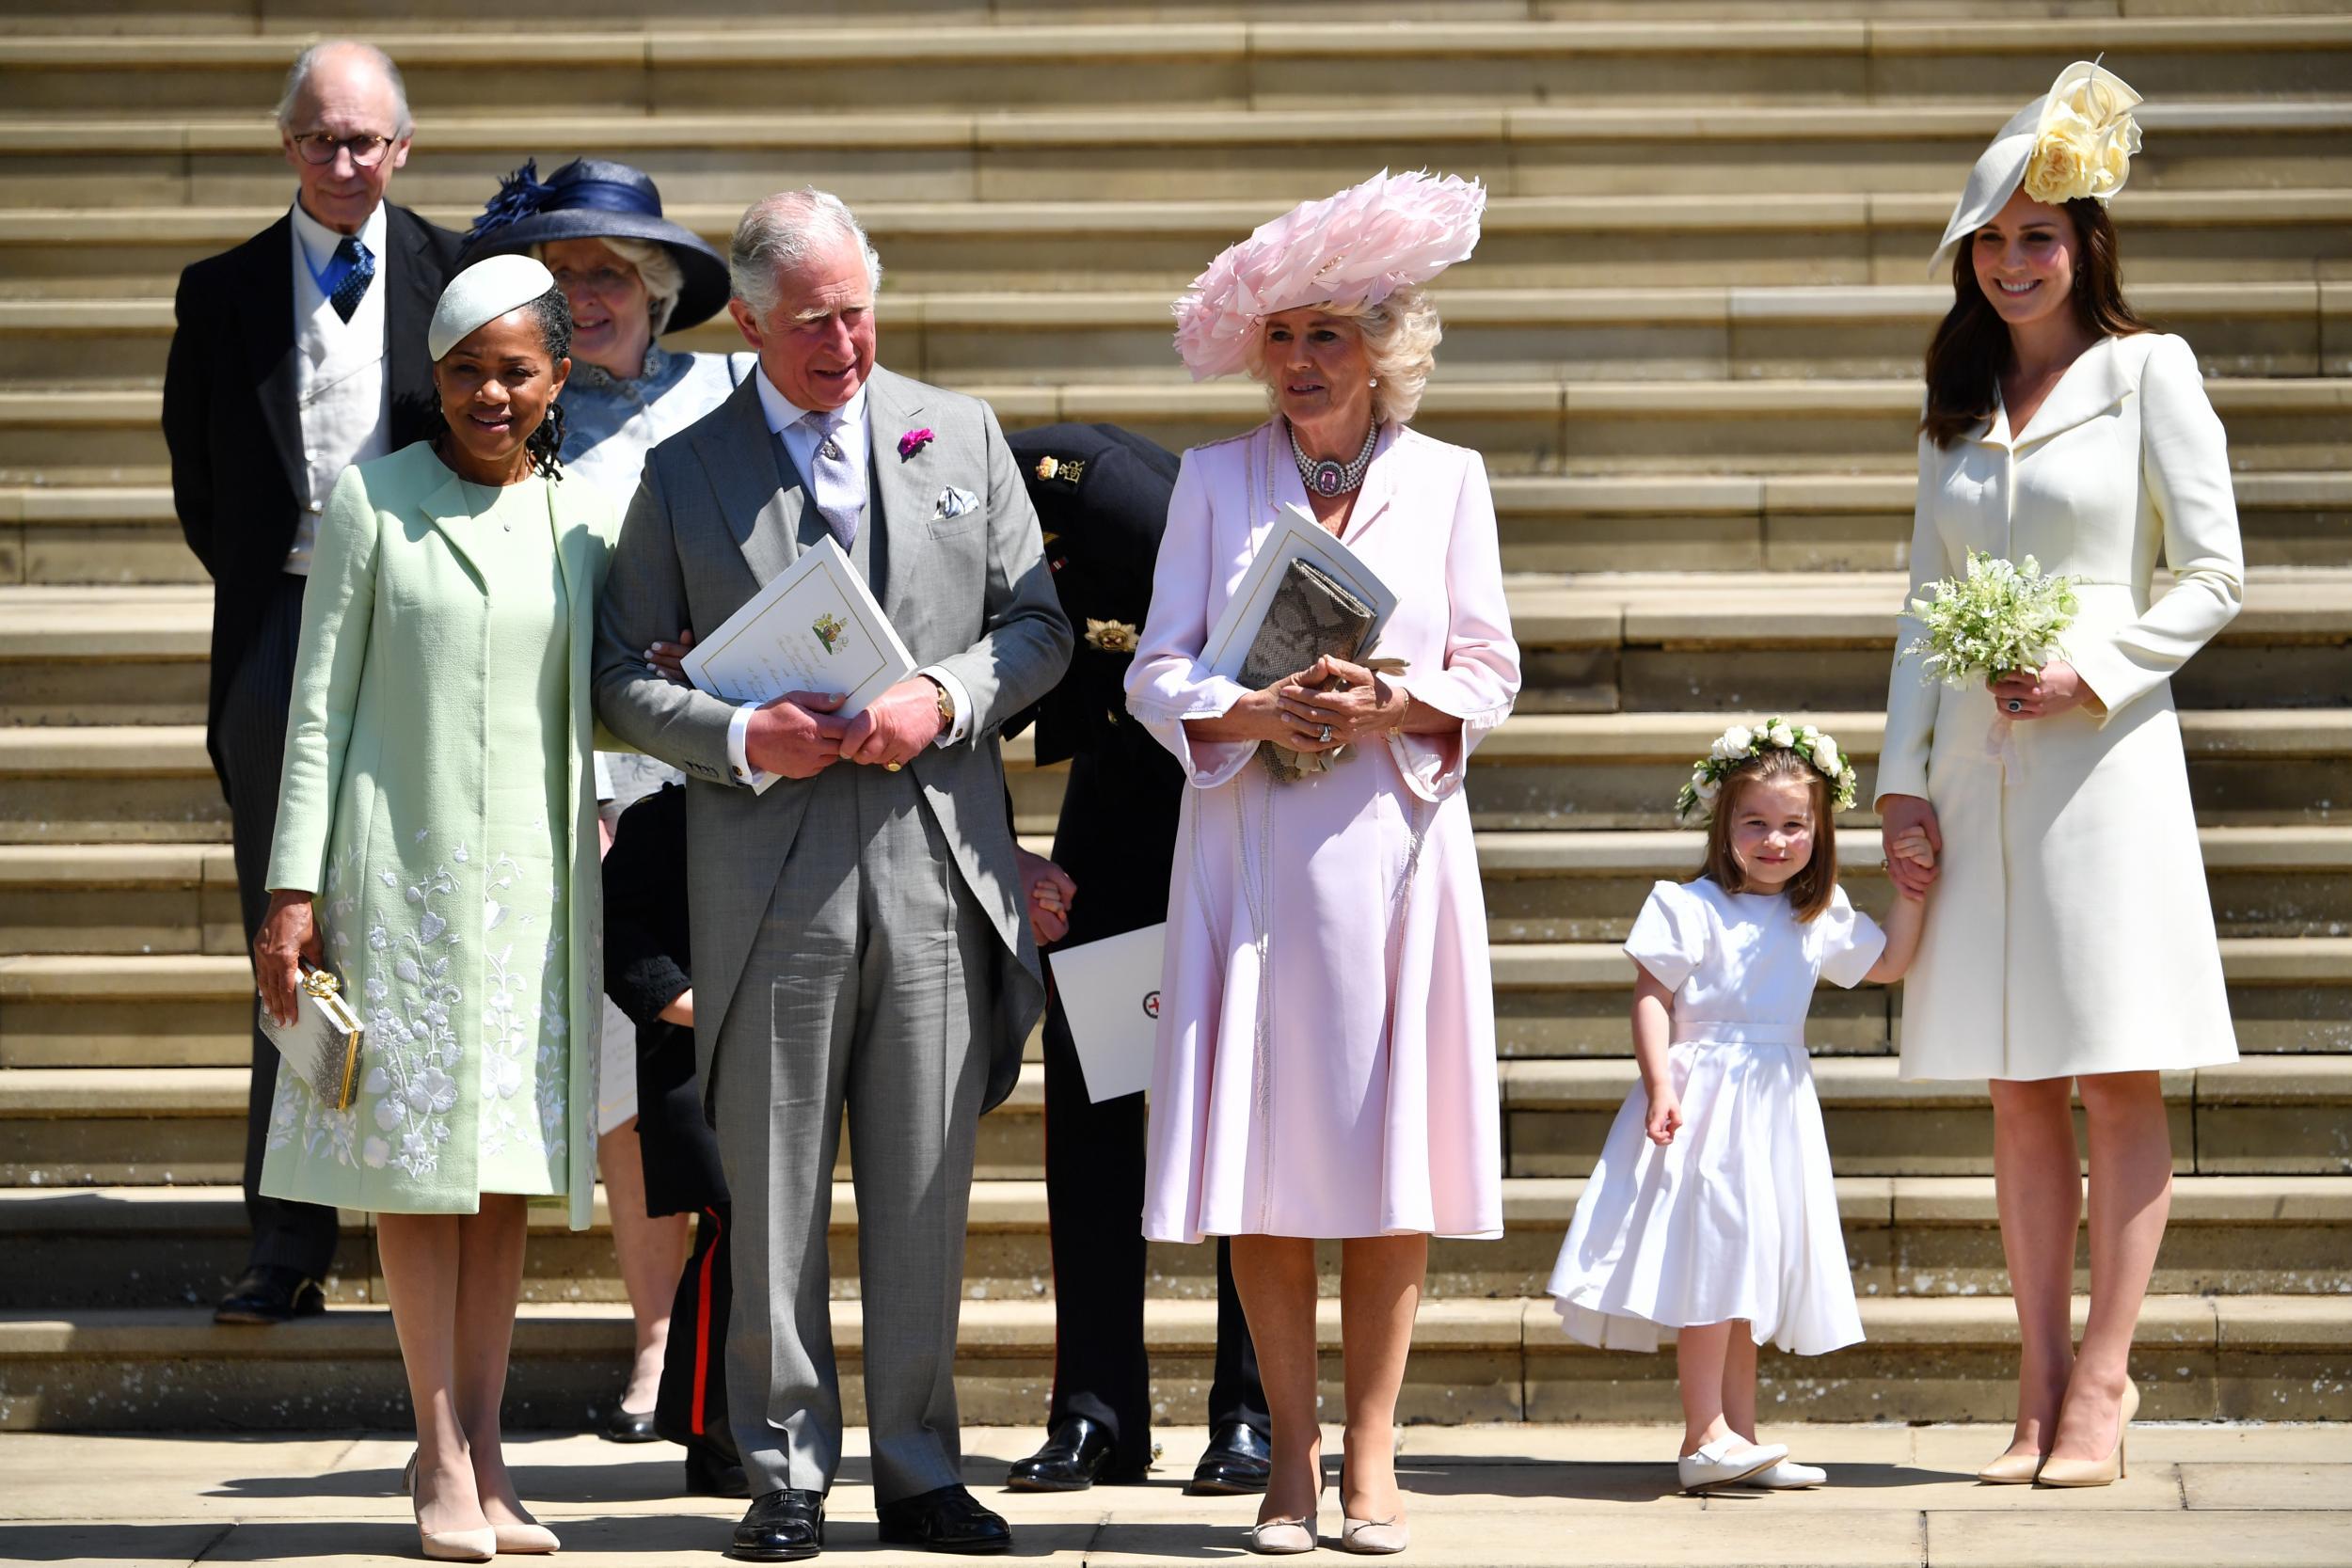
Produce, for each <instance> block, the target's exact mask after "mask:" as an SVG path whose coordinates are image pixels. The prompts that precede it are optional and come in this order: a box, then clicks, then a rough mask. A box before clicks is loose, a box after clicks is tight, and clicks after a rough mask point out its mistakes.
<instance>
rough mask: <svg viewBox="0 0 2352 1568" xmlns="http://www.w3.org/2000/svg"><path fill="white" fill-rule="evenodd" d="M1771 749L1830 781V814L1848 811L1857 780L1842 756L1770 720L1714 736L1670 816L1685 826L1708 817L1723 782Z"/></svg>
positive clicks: (1824, 742)
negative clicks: (1805, 764)
mask: <svg viewBox="0 0 2352 1568" xmlns="http://www.w3.org/2000/svg"><path fill="white" fill-rule="evenodd" d="M1775 747H1776V748H1778V749H1779V750H1781V751H1784V752H1796V753H1797V754H1798V755H1799V756H1801V757H1803V758H1804V759H1805V760H1806V761H1807V762H1809V763H1811V764H1812V765H1813V768H1814V770H1815V771H1816V772H1818V773H1820V775H1821V777H1823V778H1824V779H1827V780H1828V781H1829V790H1830V810H1831V811H1833V812H1842V811H1851V810H1852V809H1853V801H1854V790H1855V788H1856V786H1857V785H1858V784H1859V783H1860V779H1859V777H1858V775H1856V773H1855V772H1854V766H1853V764H1852V763H1851V761H1849V760H1847V757H1846V753H1845V752H1841V751H1839V750H1838V748H1837V742H1836V740H1834V739H1832V738H1831V737H1830V736H1828V735H1827V734H1826V733H1824V732H1823V731H1820V730H1817V729H1815V728H1814V727H1813V726H1812V725H1810V724H1800V723H1797V722H1796V721H1793V720H1788V719H1782V718H1779V717H1777V716H1775V717H1773V718H1771V719H1763V720H1758V721H1756V723H1755V724H1753V725H1750V724H1734V725H1732V726H1731V728H1729V729H1727V730H1725V731H1724V733H1723V734H1722V735H1720V736H1716V737H1715V743H1714V744H1713V745H1712V746H1709V747H1708V749H1707V755H1705V756H1703V757H1701V758H1699V760H1698V761H1697V762H1695V763H1693V764H1692V768H1691V782H1690V783H1689V784H1684V785H1683V786H1682V790H1681V792H1680V793H1679V794H1677V796H1676V797H1675V816H1677V817H1679V818H1681V819H1683V820H1686V821H1687V820H1689V819H1690V818H1691V817H1692V816H1704V815H1707V814H1708V813H1711V812H1713V811H1714V809H1715V797H1716V796H1718V795H1720V794H1722V793H1723V787H1724V777H1725V776H1726V775H1728V774H1729V773H1730V772H1731V770H1732V769H1733V768H1737V767H1739V766H1740V764H1741V763H1743V762H1745V761H1747V760H1748V759H1749V758H1750V757H1753V756H1756V755H1759V754H1760V753H1762V752H1764V751H1765V750H1766V749H1768V748H1775ZM1702 807H1703V808H1705V810H1704V811H1702V810H1701V808H1702Z"/></svg>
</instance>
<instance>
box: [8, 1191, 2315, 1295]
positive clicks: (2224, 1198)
mask: <svg viewBox="0 0 2352 1568" xmlns="http://www.w3.org/2000/svg"><path fill="white" fill-rule="evenodd" d="M1584 1187H1585V1179H1584V1178H1582V1177H1574V1178H1565V1177H1557V1178H1556V1177H1519V1178H1514V1179H1512V1180H1507V1181H1505V1182H1504V1183H1503V1196H1502V1213H1503V1227H1504V1232H1503V1235H1502V1239H1501V1240H1500V1241H1499V1242H1472V1241H1449V1240H1444V1239H1439V1240H1437V1241H1435V1242H1433V1243H1431V1247H1430V1260H1429V1275H1428V1283H1427V1285H1426V1287H1425V1294H1426V1295H1427V1296H1428V1297H1430V1298H1431V1299H1445V1300H1456V1299H1466V1298H1467V1299H1477V1298H1481V1297H1485V1298H1494V1297H1510V1296H1529V1295H1541V1294H1542V1293H1543V1291H1544V1287H1545V1282H1546V1280H1547V1279H1549V1276H1550V1273H1551V1267H1552V1263H1553V1260H1554V1257H1555V1255H1556V1254H1557V1252H1558V1250H1559V1246H1560V1239H1561V1237H1562V1236H1563V1235H1565V1233H1566V1230H1567V1227H1568V1222H1569V1220H1570V1219H1571V1218H1572V1217H1573V1216H1574V1214H1575V1212H1576V1204H1577V1200H1578V1198H1580V1197H1581V1196H1583V1192H1584ZM1837 1204H1838V1212H1839V1214H1840V1216H1841V1218H1842V1221H1843V1224H1844V1227H1845V1240H1846V1251H1847V1254H1848V1256H1849V1258H1850V1259H1851V1262H1852V1267H1853V1282H1854V1291H1855V1293H1856V1294H1857V1295H1858V1296H1862V1297H1882V1298H1895V1297H1933V1296H1979V1295H1986V1296H1998V1295H2003V1294H2006V1293H2007V1292H2008V1291H2009V1276H2008V1274H2007V1271H2006V1270H2005V1268H2004V1266H2003V1264H2002V1260H2001V1250H2000V1232H1999V1228H1998V1225H1997V1215H1996V1213H1995V1209H1994V1193H1993V1180H1992V1179H1991V1178H1990V1177H1982V1176H1960V1177H1873V1176H1849V1177H1841V1178H1839V1179H1838V1181H1837ZM2348 1240H2352V1180H2345V1179H2344V1178H2343V1177H2339V1176H2185V1177H2182V1178H2180V1179H2179V1180H2176V1181H2175V1182H2174V1183H2173V1191H2172V1212H2171V1220H2170V1223H2169V1226H2168V1227H2167V1229H2166V1231H2165V1240H2164V1247H2163V1250H2162V1251H2161V1252H2160V1253H2159V1254H2158V1256H2157V1259H2156V1272H2155V1275H2154V1279H2153V1286H2152V1289H2153V1290H2154V1291H2156V1293H2158V1294H2160V1295H2162V1294H2175V1293H2178V1294H2187V1295H2341V1294H2344V1293H2346V1292H2352V1246H2347V1244H2346V1243H2347V1241H2348ZM247 1241H248V1231H247V1228H246V1216H245V1199H244V1195H243V1194H242V1193H241V1192H239V1190H238V1189H237V1188H235V1187H233V1186H219V1187H103V1188H87V1187H86V1188H69V1189H53V1188H46V1187H13V1188H0V1245H6V1246H8V1247H9V1248H11V1249H12V1250H18V1251H19V1254H20V1256H38V1257H39V1258H40V1268H39V1270H38V1271H37V1272H32V1273H25V1274H19V1275H12V1276H7V1277H0V1311H38V1310H44V1309H46V1310H51V1311H57V1310H79V1309H84V1308H88V1307H132V1306H137V1307H163V1306H174V1307H178V1306H189V1307H194V1306H201V1305H205V1304H208V1303H210V1302H213V1301H215V1300H217V1299H218V1298H219V1296H220V1294H221V1292H222V1291H224V1290H225V1289H226V1288H227V1287H228V1284H229V1282H230V1280H232V1279H233V1278H235V1277H236V1275H237V1274H238V1272H239V1271H240V1270H242V1269H243V1268H244V1266H245V1259H246V1246H247ZM2086 1245H2087V1241H2086ZM830 1250H831V1254H832V1271H833V1293H834V1296H835V1297H836V1298H839V1299H843V1300H853V1299H855V1298H856V1297H857V1296H858V1294H859V1291H858V1261H857V1197H856V1192H855V1189H854V1188H853V1187H852V1186H851V1185H850V1183H849V1182H847V1181H843V1182H840V1183H838V1184H836V1186H835V1187H834V1198H833V1227H832V1233H831V1238H830ZM1321 1250H1322V1251H1324V1252H1326V1253H1328V1254H1329V1255H1330V1256H1329V1258H1328V1259H1327V1264H1328V1265H1329V1266H1327V1267H1326V1268H1325V1269H1324V1270H1323V1271H1322V1279H1323V1288H1324V1290H1325V1291H1326V1292H1331V1291H1336V1290H1337V1289H1338V1285H1339V1270H1338V1267H1337V1263H1338V1251H1339V1248H1338V1246H1337V1244H1336V1243H1324V1245H1323V1247H1322V1248H1321ZM1215 1265H1216V1259H1215V1255H1214V1254H1213V1253H1211V1252H1210V1251H1209V1250H1208V1249H1207V1248H1204V1247H1188V1246H1176V1245H1167V1244H1158V1243H1155V1244H1153V1245H1152V1248H1151V1251H1150V1261H1149V1264H1148V1268H1149V1274H1150V1279H1151V1287H1150V1288H1151V1293H1152V1296H1153V1297H1155V1298H1159V1299H1163V1300H1183V1301H1200V1300H1206V1299H1208V1298H1209V1297H1210V1296H1211V1295H1213V1294H1214V1292H1215V1291H1216V1275H1215ZM524 1270H525V1272H524V1279H523V1299H524V1300H526V1301H548V1302H554V1301H624V1300H626V1299H628V1298H627V1294H626V1292H625V1291H623V1289H622V1285H621V1280H620V1276H619V1274H618V1272H617V1270H616V1267H615V1265H614V1262H613V1256H612V1229H611V1226H610V1223H609V1219H608V1217H607V1214H606V1212H605V1209H604V1200H603V1197H602V1196H601V1194H599V1196H598V1200H597V1209H596V1224H595V1227H594V1228H593V1229H591V1230H587V1231H581V1232H578V1233H575V1232H572V1231H569V1230H567V1229H565V1228H564V1224H563V1216H562V1215H561V1214H560V1213H559V1212H555V1211H553V1210H540V1211H536V1212H534V1213H533V1215H532V1237H531V1243H530V1248H529V1251H528V1253H527V1254H526V1257H525V1260H524ZM2089 1271H2090V1259H2089V1256H2088V1253H2087V1252H2085V1253H2083V1254H2081V1255H2079V1256H2078V1257H2077V1259H2076V1272H2077V1280H2078V1284H2079V1285H2082V1286H2085V1287H2086V1288H2087V1284H2088V1279H2089ZM963 1285H964V1289H963V1293H964V1298H965V1299H966V1300H967V1301H991V1302H1005V1301H1024V1302H1025V1301H1036V1300H1039V1299H1050V1298H1051V1296H1052V1294H1053V1290H1054V1262H1053V1257H1052V1249H1051V1247H1050V1245H1049V1243H1048V1239H1047V1231H1046V1206H1045V1185H1044V1183H1043V1182H1041V1181H1032V1180H993V1181H979V1182H976V1183H975V1184H974V1186H973V1190H972V1210H971V1222H970V1228H969V1229H968V1230H967V1232H966V1234H965V1238H964V1281H963ZM326 1290H327V1295H328V1299H329V1300H331V1301H333V1302H335V1303H337V1304H338V1305H347V1306H358V1305H366V1304H369V1303H378V1304H380V1303H383V1302H384V1301H385V1300H386V1297H385V1294H384V1285H383V1274H382V1264H381V1262H380V1260H379V1259H378V1258H377V1255H376V1252H375V1242H374V1235H373V1221H372V1218H371V1216H369V1215H367V1214H364V1213H360V1212H351V1211H346V1212H344V1213H343V1215H342V1242H341V1243H340V1246H339V1250H338V1253H337V1257H336V1261H335V1264H334V1267H333V1270H332V1272H331V1274H330V1275H329V1276H328V1278H327V1280H326Z"/></svg>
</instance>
